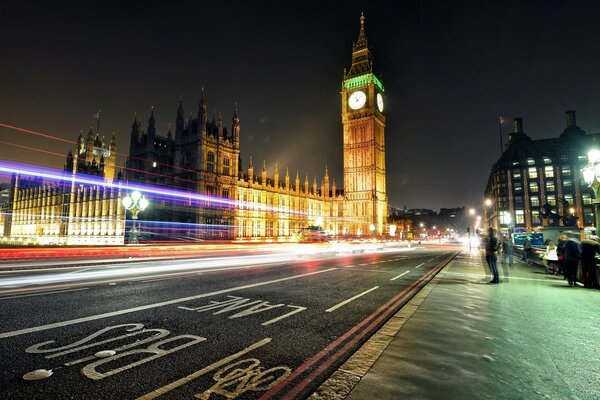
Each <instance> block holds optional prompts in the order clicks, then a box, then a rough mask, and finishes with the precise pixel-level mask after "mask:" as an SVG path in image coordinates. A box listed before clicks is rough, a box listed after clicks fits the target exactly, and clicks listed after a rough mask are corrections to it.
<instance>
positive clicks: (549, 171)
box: [513, 165, 571, 179]
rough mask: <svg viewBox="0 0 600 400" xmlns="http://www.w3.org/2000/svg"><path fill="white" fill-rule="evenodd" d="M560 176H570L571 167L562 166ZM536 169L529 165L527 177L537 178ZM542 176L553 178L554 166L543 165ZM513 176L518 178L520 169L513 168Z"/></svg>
mask: <svg viewBox="0 0 600 400" xmlns="http://www.w3.org/2000/svg"><path fill="white" fill-rule="evenodd" d="M561 172H562V176H571V167H562V171H561ZM538 175H539V174H538V169H537V168H536V167H530V168H528V169H527V176H528V177H529V179H537V178H538ZM544 177H546V178H554V167H553V166H552V165H547V166H545V167H544ZM513 178H514V179H520V178H521V170H520V169H513Z"/></svg>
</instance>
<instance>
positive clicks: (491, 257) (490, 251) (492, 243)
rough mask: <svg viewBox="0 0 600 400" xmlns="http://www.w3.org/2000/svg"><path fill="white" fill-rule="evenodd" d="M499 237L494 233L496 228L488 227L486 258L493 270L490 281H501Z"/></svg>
mask: <svg viewBox="0 0 600 400" xmlns="http://www.w3.org/2000/svg"><path fill="white" fill-rule="evenodd" d="M497 253H498V238H497V237H496V235H495V234H494V228H492V227H489V228H488V234H487V237H486V238H485V260H486V261H487V264H488V267H489V268H490V271H491V272H492V280H491V281H490V283H500V276H499V275H498V266H497V265H496V262H497V261H498V256H497Z"/></svg>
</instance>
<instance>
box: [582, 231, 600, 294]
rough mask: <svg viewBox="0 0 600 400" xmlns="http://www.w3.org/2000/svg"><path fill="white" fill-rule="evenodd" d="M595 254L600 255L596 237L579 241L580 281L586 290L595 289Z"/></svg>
mask: <svg viewBox="0 0 600 400" xmlns="http://www.w3.org/2000/svg"><path fill="white" fill-rule="evenodd" d="M596 254H600V243H599V242H598V236H594V235H592V236H590V238H589V239H584V240H582V241H581V280H582V281H583V286H585V287H586V288H593V287H596Z"/></svg>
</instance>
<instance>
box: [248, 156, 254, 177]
mask: <svg viewBox="0 0 600 400" xmlns="http://www.w3.org/2000/svg"><path fill="white" fill-rule="evenodd" d="M248 181H249V182H250V183H252V182H254V165H253V164H252V156H250V164H249V165H248Z"/></svg>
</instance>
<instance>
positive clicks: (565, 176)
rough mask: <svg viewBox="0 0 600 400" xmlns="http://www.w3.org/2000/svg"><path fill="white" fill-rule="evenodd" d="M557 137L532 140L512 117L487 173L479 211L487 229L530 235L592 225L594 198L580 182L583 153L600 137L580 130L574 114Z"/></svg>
mask: <svg viewBox="0 0 600 400" xmlns="http://www.w3.org/2000/svg"><path fill="white" fill-rule="evenodd" d="M565 116H566V128H565V129H564V130H563V132H562V133H561V135H560V136H559V137H556V138H550V139H540V140H532V139H531V138H530V137H529V136H528V135H527V134H526V133H525V132H524V131H523V119H522V118H515V119H514V122H513V131H512V132H511V133H510V134H509V141H508V145H507V146H506V147H505V149H504V151H503V153H502V155H501V156H500V158H499V159H498V161H496V162H495V163H494V164H493V166H492V169H491V171H490V175H489V178H488V182H487V186H486V189H485V193H484V199H483V209H484V214H485V217H484V218H485V222H486V224H487V226H491V227H494V228H496V229H501V230H503V231H506V230H516V231H519V230H521V231H523V230H525V231H530V230H532V229H533V228H536V227H539V226H565V225H572V226H577V227H579V228H583V227H588V226H594V225H595V212H594V203H593V200H594V195H593V193H592V190H591V189H590V187H589V186H588V184H587V183H586V182H585V181H584V179H583V175H582V169H583V167H585V166H586V164H587V163H588V157H587V154H588V152H589V151H590V150H592V149H599V148H600V134H599V133H595V134H586V133H585V131H584V130H582V129H581V128H579V127H578V126H577V123H576V119H575V111H574V110H570V111H567V112H566V113H565Z"/></svg>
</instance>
